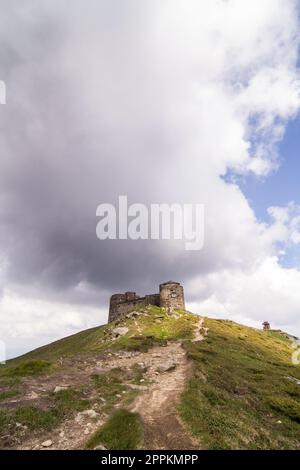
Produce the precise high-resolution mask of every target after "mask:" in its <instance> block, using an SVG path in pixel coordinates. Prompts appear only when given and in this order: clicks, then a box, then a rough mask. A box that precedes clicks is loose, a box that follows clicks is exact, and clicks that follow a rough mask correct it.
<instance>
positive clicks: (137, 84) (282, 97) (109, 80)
mask: <svg viewBox="0 0 300 470" xmlns="http://www.w3.org/2000/svg"><path fill="white" fill-rule="evenodd" d="M29 4H30V7H29V6H28V5H29ZM11 5H13V7H12V6H11ZM43 5H44V6H43V8H41V6H40V5H39V4H38V3H36V2H29V1H28V2H27V6H26V10H24V8H23V7H20V6H19V5H18V2H13V1H12V2H10V3H7V7H6V9H7V14H6V15H3V17H1V18H0V26H1V27H0V31H1V33H0V35H1V37H2V38H3V40H4V41H3V42H4V43H8V44H10V45H11V48H12V50H13V51H14V53H15V55H13V57H12V62H14V60H16V64H14V63H13V65H12V66H11V68H10V69H9V71H10V82H8V88H11V90H13V92H14V93H12V94H11V97H10V99H11V103H12V104H11V107H10V108H8V107H6V108H5V109H7V110H8V111H7V114H6V115H4V114H3V115H1V116H0V118H1V120H2V121H3V122H4V124H5V125H6V126H7V127H5V126H4V129H5V130H6V132H4V133H3V135H0V139H1V144H2V145H3V146H2V149H3V154H2V155H1V161H0V169H1V172H0V188H1V191H3V193H4V195H5V199H2V201H4V202H3V203H1V206H0V217H1V221H3V224H2V225H3V230H2V232H1V233H0V247H1V252H3V253H4V256H5V264H6V269H5V273H4V272H3V274H2V278H3V285H4V286H5V289H4V293H3V299H2V303H1V304H0V327H1V332H3V333H2V334H4V335H7V338H8V342H9V343H10V344H11V343H14V340H13V331H15V332H16V334H17V336H18V341H23V343H22V348H23V347H24V348H25V349H26V348H27V349H29V348H30V347H32V346H33V345H36V344H37V341H36V338H38V337H39V338H40V339H39V341H40V340H43V341H45V340H46V339H47V340H48V339H50V338H57V337H59V336H63V335H65V334H68V333H70V332H71V331H75V330H77V329H78V328H84V327H86V326H87V325H90V324H94V323H93V322H94V318H95V316H97V314H96V312H97V311H98V310H97V308H96V307H95V310H93V311H91V310H90V308H91V307H87V306H84V304H83V303H80V305H79V304H77V306H76V308H75V310H74V309H73V307H72V306H71V303H70V302H71V300H70V297H72V295H73V296H75V297H76V296H77V295H78V292H77V290H78V285H79V284H80V282H83V283H86V284H92V285H93V289H92V291H93V299H95V291H96V288H99V298H100V297H101V298H103V296H102V293H103V291H106V292H109V290H110V289H114V288H115V284H117V285H120V284H121V280H122V286H123V285H125V284H126V283H127V284H131V285H132V286H133V288H134V285H135V283H138V282H140V283H141V282H142V281H141V279H142V278H143V277H144V278H145V281H144V284H143V285H147V282H149V283H153V280H155V279H156V282H158V281H159V279H158V276H162V275H168V277H173V276H174V274H175V275H176V276H179V277H181V279H180V280H183V281H186V286H187V297H190V300H191V303H194V304H196V305H198V306H199V309H201V311H203V312H204V313H205V312H207V313H209V312H212V313H213V314H214V312H215V314H218V312H221V313H222V315H225V316H227V315H228V316H230V317H234V318H235V319H239V320H240V321H245V322H254V324H255V325H257V324H258V323H259V322H260V321H262V320H264V319H266V318H265V317H269V318H268V319H269V320H270V321H271V323H273V321H274V322H276V324H278V325H283V324H285V325H287V326H290V327H291V328H298V320H297V317H296V310H297V303H298V305H299V304H300V298H299V297H298V294H297V288H296V286H297V284H298V285H299V271H298V270H297V269H296V268H295V269H290V270H287V269H284V268H283V267H281V265H280V263H279V261H278V258H277V257H278V256H279V255H280V254H281V253H282V252H283V250H285V249H286V248H288V247H289V245H290V244H295V243H299V240H300V235H299V223H298V222H299V219H298V212H299V211H298V209H297V206H296V205H295V206H292V205H290V206H287V207H286V208H271V209H270V211H269V213H270V216H271V217H272V220H271V222H270V224H269V225H266V224H263V223H260V222H259V221H257V219H256V217H255V214H254V212H253V210H252V209H251V207H250V205H249V202H248V201H247V199H246V198H245V196H244V194H243V193H242V190H241V188H239V186H238V185H237V184H232V183H229V182H225V181H224V180H223V179H222V178H221V176H224V175H226V173H227V172H228V170H230V171H231V172H232V173H233V174H236V173H239V174H248V173H254V174H255V175H257V176H258V177H260V176H262V175H263V176H267V175H268V174H269V173H270V172H271V171H274V170H276V169H277V166H278V161H277V159H278V158H277V157H278V155H277V153H278V148H277V147H278V142H279V141H280V140H281V139H282V138H283V136H284V131H285V127H286V124H287V123H288V121H289V120H290V119H292V118H293V117H294V116H295V115H296V113H297V112H298V110H299V106H300V99H299V97H300V82H299V70H298V69H297V54H298V45H299V33H298V31H299V23H298V11H297V9H296V8H297V2H296V1H294V0H252V1H251V2H250V1H249V2H242V1H240V0H227V1H225V0H206V1H201V2H199V1H198V0H189V1H188V2H186V1H183V0H165V1H163V2H162V1H161V0H157V1H155V0H149V1H144V2H139V1H136V2H134V1H133V2H118V7H119V8H117V9H116V8H113V7H112V6H111V3H110V2H108V1H99V0H97V1H94V0H90V2H89V5H88V6H87V5H86V3H85V2H84V1H83V0H82V1H81V2H80V1H79V2H76V3H75V4H74V5H73V6H72V14H70V5H69V2H68V1H62V0H60V1H54V0H51V1H48V0H45V1H44V3H43ZM28 8H29V10H28ZM19 9H20V10H19ZM16 12H18V14H16ZM28 12H30V13H28ZM24 15H25V19H26V21H25V22H24V21H21V22H20V18H21V19H24ZM47 19H48V20H50V23H51V24H50V23H49V24H50V26H49V25H48V29H47V28H46V29H45V31H46V32H45V35H43V34H42V35H41V33H40V31H39V30H38V31H37V30H36V25H38V24H40V22H41V21H42V22H43V23H42V24H44V23H47ZM2 22H3V24H2ZM4 22H5V23H4ZM53 25H55V26H56V27H57V30H55V31H54V32H55V34H53V31H52V30H51V26H53ZM51 31H52V36H51V35H50V39H49V37H48V36H47V34H50V32H51ZM37 37H40V38H41V43H40V42H39V41H37ZM45 38H48V40H47V41H45ZM51 38H52V39H51ZM53 38H55V41H56V40H57V41H58V42H57V43H54V46H53V49H51V50H50V52H49V53H45V50H44V48H46V47H49V44H50V43H51V44H52V42H53V41H54V39H53ZM51 41H52V42H51ZM18 54H20V57H21V60H19V61H18V60H17V59H16V57H18ZM5 58H6V56H5ZM6 60H7V59H6ZM49 77H50V78H49ZM39 87H40V88H39ZM2 108H4V107H2ZM2 108H1V112H2ZM14 112H15V114H14ZM4 116H8V118H7V122H5V121H4ZM20 116H21V117H20ZM23 119H24V122H23ZM20 121H21V123H20ZM18 125H20V128H19V127H17V126H18ZM12 130H14V132H13V131H12ZM15 134H17V135H18V136H19V135H20V136H21V138H17V137H16V135H15ZM47 185H49V187H48V186H47ZM53 188H55V191H53ZM47 191H48V192H47ZM120 194H128V197H129V200H130V203H131V202H147V201H149V202H172V203H175V202H196V203H204V204H205V212H206V240H205V249H204V250H203V251H202V252H200V253H199V254H193V255H191V254H188V253H186V252H183V251H182V247H178V245H176V244H170V245H167V244H166V243H161V244H160V243H158V244H153V245H147V246H146V245H139V244H134V245H123V244H122V245H121V244H120V245H114V247H113V249H111V248H110V247H109V249H107V245H105V246H103V245H100V244H96V236H95V235H94V232H93V227H94V226H96V220H95V219H93V218H92V217H94V213H95V209H96V207H97V205H98V204H99V203H101V202H113V200H114V199H115V196H116V195H117V196H118V195H120ZM287 202H288V201H287ZM45 208H46V209H45ZM24 211H25V212H26V217H25V216H24ZM297 211H298V212H297ZM89 217H90V218H89ZM93 224H94V225H93ZM92 232H93V234H92V235H94V237H95V239H92V238H91V233H92ZM169 274H170V276H169ZM62 285H63V286H62ZM51 288H53V293H52V300H51V301H50V300H49V298H48V297H47V296H48V293H49V292H48V291H49V290H51ZM33 292H34V295H33ZM55 295H57V297H58V298H59V300H56V301H53V298H55ZM64 297H65V298H64ZM76 298H77V297H76ZM274 299H275V302H274ZM72 300H74V299H72ZM37 302H44V304H43V306H42V308H40V305H38V304H37ZM274 304H276V305H274ZM95 305H96V303H95ZM60 312H61V313H60ZM99 315H100V312H99ZM20 319H21V320H20ZM86 319H88V320H86ZM99 322H100V321H99ZM22 338H23V340H22ZM22 348H21V349H22ZM14 350H16V348H15V346H14Z"/></svg>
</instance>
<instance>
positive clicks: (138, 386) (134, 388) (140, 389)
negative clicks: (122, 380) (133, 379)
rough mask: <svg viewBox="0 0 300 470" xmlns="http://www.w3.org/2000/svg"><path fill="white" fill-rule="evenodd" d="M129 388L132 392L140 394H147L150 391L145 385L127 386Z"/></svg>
mask: <svg viewBox="0 0 300 470" xmlns="http://www.w3.org/2000/svg"><path fill="white" fill-rule="evenodd" d="M127 387H128V388H130V389H131V390H139V391H140V392H145V391H146V390H148V387H145V385H135V384H127Z"/></svg>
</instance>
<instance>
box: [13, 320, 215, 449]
mask: <svg viewBox="0 0 300 470" xmlns="http://www.w3.org/2000/svg"><path fill="white" fill-rule="evenodd" d="M206 335H207V329H206V328H204V326H203V319H202V318H200V319H199V322H198V323H197V326H196V329H195V338H194V341H203V340H204V339H205V336H206ZM134 364H138V365H139V366H142V367H143V368H144V370H145V373H144V376H143V379H142V380H141V382H140V384H136V385H131V388H134V389H135V390H137V391H138V392H139V394H138V396H137V398H136V399H135V401H134V402H133V403H132V404H131V405H130V411H134V412H138V413H139V414H140V416H141V418H142V421H143V425H144V447H145V448H146V449H154V450H159V449H170V450H175V449H183V450H190V449H199V443H198V442H197V441H196V440H195V439H194V438H193V437H192V436H191V435H190V433H189V432H188V430H187V428H186V426H185V425H184V423H183V422H182V421H181V420H180V418H179V416H178V413H177V406H178V403H179V400H180V396H181V394H182V393H183V391H184V390H185V388H186V383H187V380H188V379H189V375H190V373H191V364H190V362H189V361H188V359H187V357H186V353H185V350H184V349H183V347H182V345H181V342H179V341H178V342H170V343H168V344H167V346H164V347H154V348H152V349H150V350H149V351H148V352H145V353H141V352H137V353H128V352H126V351H123V352H120V353H115V354H109V355H108V356H106V357H105V358H102V359H101V360H100V361H99V360H98V361H97V360H93V361H91V362H89V361H88V362H87V363H86V366H85V367H83V368H82V369H81V370H80V371H79V370H78V369H77V371H76V372H77V377H76V381H75V382H82V381H84V380H86V379H87V377H88V376H89V375H90V374H91V373H105V372H107V371H109V370H111V369H113V368H115V367H118V368H130V367H132V366H133V365H134ZM72 373H73V374H74V370H72ZM57 379H58V377H56V381H55V383H56V384H57ZM66 379H68V380H66ZM73 379H74V377H73V375H72V374H70V376H68V375H67V377H66V376H65V377H64V381H61V383H62V384H63V385H65V384H66V382H68V383H69V384H72V385H74V380H73ZM54 380H55V378H52V379H51V382H50V383H49V384H48V383H44V384H43V387H46V388H49V387H50V386H51V387H53V386H54V384H55V383H53V382H52V381H54ZM30 385H31V387H30V388H31V389H34V388H35V387H34V385H35V384H34V383H32V384H30ZM128 387H130V385H128ZM36 390H37V388H36ZM124 398H125V396H124ZM121 407H123V405H122V400H121V401H120V402H119V403H118V404H116V405H115V408H121ZM97 411H98V410H97V409H95V408H94V409H91V410H88V411H87V412H84V413H78V414H77V416H76V417H75V418H73V419H70V420H66V421H65V422H64V423H63V424H62V425H61V426H60V427H58V428H57V429H55V430H52V431H51V432H50V433H43V435H42V436H39V437H36V438H32V439H28V440H26V442H24V443H23V444H22V445H21V446H20V447H19V448H21V449H43V448H49V449H50V448H51V449H80V448H81V449H82V448H84V447H85V443H86V441H87V439H88V438H89V436H91V435H92V433H93V432H95V431H96V430H97V429H99V427H100V426H102V425H103V424H104V423H105V421H106V419H107V416H106V417H105V416H103V414H101V412H100V413H98V412H97ZM50 442H51V444H50V445H49V446H47V445H43V444H47V443H48V444H49V443H50Z"/></svg>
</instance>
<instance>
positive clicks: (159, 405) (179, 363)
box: [132, 343, 199, 450]
mask: <svg viewBox="0 0 300 470" xmlns="http://www.w3.org/2000/svg"><path fill="white" fill-rule="evenodd" d="M163 349H164V351H163V356H164V361H163V362H162V361H161V359H160V362H159V363H157V364H156V363H155V362H156V361H155V360H153V361H151V362H152V363H151V366H150V370H149V373H150V374H151V369H152V372H153V370H156V366H157V367H158V368H159V367H162V368H163V367H165V369H168V368H169V367H170V370H166V371H164V372H162V373H160V374H159V377H158V376H156V380H155V381H154V383H153V384H151V385H150V386H149V388H148V390H147V391H145V392H143V393H142V394H140V395H139V396H138V398H137V400H136V401H135V403H134V405H133V406H132V411H136V412H138V413H139V414H140V415H141V417H142V420H143V424H144V438H145V447H146V448H147V449H154V450H157V449H170V450H172V449H184V450H188V449H198V448H199V444H197V442H196V441H195V440H194V439H193V438H192V437H191V436H190V435H189V433H188V432H187V430H186V428H185V426H184V425H183V423H182V422H181V420H180V419H179V417H178V414H177V410H176V408H177V405H178V402H179V398H180V395H181V393H182V392H183V391H184V388H185V385H186V380H187V379H188V375H189V370H190V364H189V363H188V361H187V359H186V354H185V351H184V350H183V348H182V346H181V344H180V343H172V344H170V345H168V346H167V347H166V348H163ZM152 357H153V358H155V354H154V355H152ZM174 366H175V367H174ZM173 367H174V368H173Z"/></svg>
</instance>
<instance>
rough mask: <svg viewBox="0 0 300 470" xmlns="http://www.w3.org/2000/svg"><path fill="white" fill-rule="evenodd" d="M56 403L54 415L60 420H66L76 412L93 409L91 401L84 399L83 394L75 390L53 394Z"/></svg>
mask: <svg viewBox="0 0 300 470" xmlns="http://www.w3.org/2000/svg"><path fill="white" fill-rule="evenodd" d="M51 397H52V399H53V402H54V409H53V414H54V415H55V416H57V417H58V418H59V419H63V418H66V417H68V416H70V415H72V414H73V412H74V411H77V412H79V411H83V410H87V409H88V408H90V407H91V402H90V400H86V399H84V398H83V397H82V392H81V391H79V390H76V389H74V388H68V389H66V390H60V391H59V392H57V393H53V394H51Z"/></svg>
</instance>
